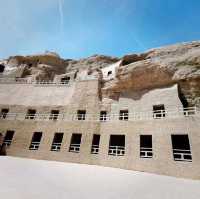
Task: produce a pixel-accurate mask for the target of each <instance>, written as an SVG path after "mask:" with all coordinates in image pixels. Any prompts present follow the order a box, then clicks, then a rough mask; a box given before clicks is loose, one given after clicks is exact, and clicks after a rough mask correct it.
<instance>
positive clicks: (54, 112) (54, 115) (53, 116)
mask: <svg viewBox="0 0 200 199" xmlns="http://www.w3.org/2000/svg"><path fill="white" fill-rule="evenodd" d="M58 116H59V110H52V111H51V115H50V117H49V119H50V120H57V119H58Z"/></svg>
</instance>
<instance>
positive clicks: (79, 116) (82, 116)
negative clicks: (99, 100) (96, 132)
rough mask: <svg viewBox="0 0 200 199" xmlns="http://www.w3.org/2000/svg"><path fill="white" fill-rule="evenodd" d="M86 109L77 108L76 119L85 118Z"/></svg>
mask: <svg viewBox="0 0 200 199" xmlns="http://www.w3.org/2000/svg"><path fill="white" fill-rule="evenodd" d="M85 115H86V110H78V111H77V119H78V120H85Z"/></svg>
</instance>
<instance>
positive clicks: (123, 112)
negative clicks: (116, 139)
mask: <svg viewBox="0 0 200 199" xmlns="http://www.w3.org/2000/svg"><path fill="white" fill-rule="evenodd" d="M119 120H128V110H120V112H119Z"/></svg>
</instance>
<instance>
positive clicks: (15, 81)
mask: <svg viewBox="0 0 200 199" xmlns="http://www.w3.org/2000/svg"><path fill="white" fill-rule="evenodd" d="M0 84H33V85H36V86H37V85H44V86H45V85H69V84H70V82H69V81H60V82H53V81H33V80H29V79H26V78H3V77H0Z"/></svg>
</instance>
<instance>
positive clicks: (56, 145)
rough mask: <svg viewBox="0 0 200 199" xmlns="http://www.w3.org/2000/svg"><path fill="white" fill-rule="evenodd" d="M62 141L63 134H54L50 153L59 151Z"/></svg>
mask: <svg viewBox="0 0 200 199" xmlns="http://www.w3.org/2000/svg"><path fill="white" fill-rule="evenodd" d="M62 139H63V133H55V134H54V138H53V142H52V145H51V151H60V148H61V144H62Z"/></svg>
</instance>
